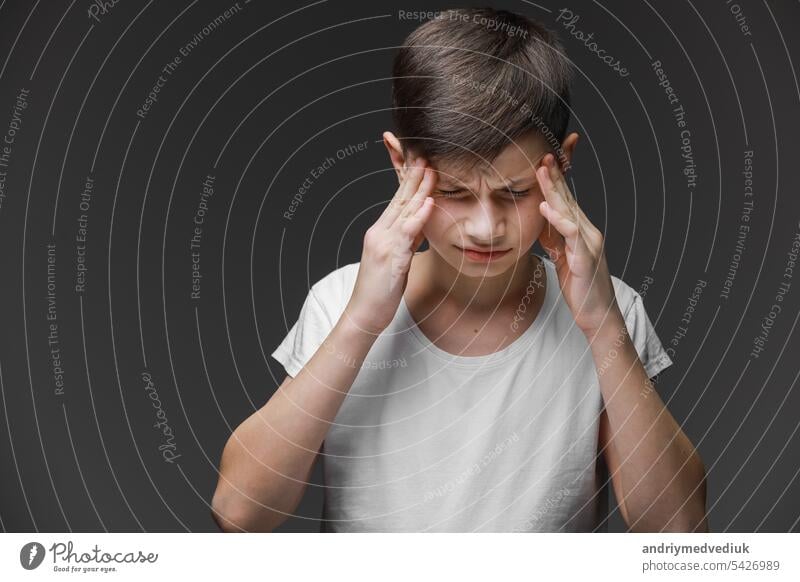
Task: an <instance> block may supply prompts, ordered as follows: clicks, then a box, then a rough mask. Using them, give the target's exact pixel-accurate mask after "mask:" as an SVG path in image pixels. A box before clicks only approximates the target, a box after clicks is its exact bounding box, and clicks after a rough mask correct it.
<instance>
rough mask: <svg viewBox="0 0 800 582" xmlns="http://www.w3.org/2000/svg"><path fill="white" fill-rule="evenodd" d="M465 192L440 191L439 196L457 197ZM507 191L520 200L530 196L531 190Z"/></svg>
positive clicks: (461, 190) (459, 190)
mask: <svg viewBox="0 0 800 582" xmlns="http://www.w3.org/2000/svg"><path fill="white" fill-rule="evenodd" d="M463 191H464V190H463V189H458V190H438V192H439V194H441V195H443V196H456V195H458V194H460V193H461V192H463ZM506 191H507V192H510V193H511V195H512V196H515V197H518V198H522V197H523V196H525V195H527V194H528V191H530V188H526V189H525V190H506Z"/></svg>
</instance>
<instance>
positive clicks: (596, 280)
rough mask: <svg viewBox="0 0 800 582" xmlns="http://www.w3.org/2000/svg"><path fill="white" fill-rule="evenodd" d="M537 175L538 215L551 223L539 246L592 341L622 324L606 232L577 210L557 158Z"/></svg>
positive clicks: (549, 160) (547, 158) (544, 163)
mask: <svg viewBox="0 0 800 582" xmlns="http://www.w3.org/2000/svg"><path fill="white" fill-rule="evenodd" d="M536 177H537V178H538V180H539V185H540V186H541V189H542V194H543V195H544V198H545V199H544V201H542V202H541V204H540V205H539V211H540V212H541V213H542V216H544V218H545V219H546V220H547V223H546V224H545V225H544V228H543V229H542V233H541V234H540V235H539V242H540V243H541V244H542V247H543V248H544V249H545V250H546V251H547V253H548V254H549V255H550V259H551V260H552V261H553V263H554V264H555V266H556V271H557V272H558V281H559V285H560V287H561V292H562V293H563V294H564V299H565V301H566V303H567V305H568V306H569V308H570V310H571V311H572V315H573V316H574V317H575V322H576V324H577V325H578V327H579V328H580V330H581V331H582V332H583V333H584V334H586V335H587V337H589V338H592V337H594V335H595V334H596V333H597V332H598V331H599V330H600V329H601V327H603V326H607V325H608V324H609V323H611V322H614V321H615V318H619V319H617V320H616V321H624V320H623V318H622V313H621V312H620V310H619V306H618V305H617V300H616V295H615V294H614V285H613V283H612V282H611V275H610V274H609V272H608V265H607V263H606V257H605V252H604V245H603V234H602V233H601V232H600V231H599V230H598V229H597V228H596V227H595V226H594V225H593V224H592V223H591V222H590V221H589V219H588V218H586V215H585V214H584V213H583V211H582V210H581V209H580V207H579V206H578V203H577V201H576V200H575V198H574V197H573V195H572V192H571V191H570V189H569V187H568V186H567V182H566V180H565V179H564V176H563V174H562V173H561V170H560V169H559V167H558V164H557V163H556V160H555V156H553V154H551V153H549V154H547V155H546V156H545V157H544V158H543V160H542V164H541V165H540V166H539V168H538V169H537V170H536Z"/></svg>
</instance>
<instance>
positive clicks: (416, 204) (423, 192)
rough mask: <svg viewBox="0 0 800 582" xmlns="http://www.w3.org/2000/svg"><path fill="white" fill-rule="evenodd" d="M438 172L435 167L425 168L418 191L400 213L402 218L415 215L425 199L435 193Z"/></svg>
mask: <svg viewBox="0 0 800 582" xmlns="http://www.w3.org/2000/svg"><path fill="white" fill-rule="evenodd" d="M436 178H437V176H436V172H434V171H433V168H425V173H424V175H423V178H422V181H421V182H420V184H419V187H418V188H417V191H416V192H415V193H414V195H413V196H412V197H411V200H409V201H408V203H407V204H406V205H405V208H404V209H403V210H402V211H401V213H400V218H401V220H405V219H407V218H408V217H409V216H412V215H414V214H415V213H416V212H417V210H419V208H420V206H422V204H423V203H424V202H425V200H426V199H427V198H428V196H430V195H431V194H432V193H433V188H434V185H435V184H436Z"/></svg>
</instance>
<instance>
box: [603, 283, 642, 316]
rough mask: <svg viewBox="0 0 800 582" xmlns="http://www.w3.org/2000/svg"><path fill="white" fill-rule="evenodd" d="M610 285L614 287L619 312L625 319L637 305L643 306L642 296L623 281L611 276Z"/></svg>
mask: <svg viewBox="0 0 800 582" xmlns="http://www.w3.org/2000/svg"><path fill="white" fill-rule="evenodd" d="M611 283H612V284H613V285H614V294H615V295H616V298H617V305H619V310H620V311H621V312H622V315H623V316H625V317H626V318H627V316H628V314H630V313H631V312H632V310H633V308H634V306H636V305H637V304H638V305H643V302H642V296H641V295H639V293H638V292H637V291H636V290H635V289H634V288H633V287H631V286H630V285H628V284H627V283H626V282H625V281H623V280H622V279H620V278H619V277H617V276H615V275H611Z"/></svg>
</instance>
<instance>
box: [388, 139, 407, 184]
mask: <svg viewBox="0 0 800 582" xmlns="http://www.w3.org/2000/svg"><path fill="white" fill-rule="evenodd" d="M383 144H384V145H385V146H386V150H387V151H388V152H389V159H390V160H391V161H392V165H393V166H394V169H395V172H397V181H398V183H399V182H402V181H403V178H404V177H405V173H406V168H407V167H408V164H410V163H411V162H412V161H413V159H408V160H407V159H406V157H405V155H404V154H403V146H402V145H400V140H399V139H397V136H395V134H393V133H392V132H391V131H384V132H383Z"/></svg>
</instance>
